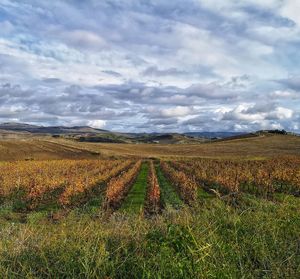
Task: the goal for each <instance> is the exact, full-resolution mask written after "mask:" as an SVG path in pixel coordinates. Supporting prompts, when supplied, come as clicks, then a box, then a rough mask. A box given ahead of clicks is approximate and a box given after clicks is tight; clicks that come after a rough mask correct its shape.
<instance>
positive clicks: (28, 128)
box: [0, 123, 109, 134]
mask: <svg viewBox="0 0 300 279" xmlns="http://www.w3.org/2000/svg"><path fill="white" fill-rule="evenodd" d="M0 130H6V131H15V132H29V133H34V134H81V133H109V132H108V131H106V130H101V129H95V128H91V127H88V126H73V127H65V126H49V127H44V126H36V125H30V124H24V123H3V124H0Z"/></svg>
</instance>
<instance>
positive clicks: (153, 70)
mask: <svg viewBox="0 0 300 279" xmlns="http://www.w3.org/2000/svg"><path fill="white" fill-rule="evenodd" d="M186 74H187V72H186V71H182V70H178V69H176V68H169V69H164V70H160V69H159V68H158V67H156V66H151V67H148V68H147V69H145V70H144V71H143V72H142V75H145V76H154V77H157V76H158V77H159V76H181V75H186Z"/></svg>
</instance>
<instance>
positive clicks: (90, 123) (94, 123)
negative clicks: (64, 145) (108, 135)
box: [87, 120, 106, 129]
mask: <svg viewBox="0 0 300 279" xmlns="http://www.w3.org/2000/svg"><path fill="white" fill-rule="evenodd" d="M87 124H88V126H91V127H93V128H97V129H102V128H104V127H105V125H106V121H105V120H91V121H88V123H87Z"/></svg>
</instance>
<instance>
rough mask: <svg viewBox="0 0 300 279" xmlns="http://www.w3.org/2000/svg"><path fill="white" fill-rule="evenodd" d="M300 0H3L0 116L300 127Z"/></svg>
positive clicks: (227, 127) (124, 128) (124, 126)
mask: <svg viewBox="0 0 300 279" xmlns="http://www.w3.org/2000/svg"><path fill="white" fill-rule="evenodd" d="M299 10H300V0H241V1H238V0H184V1H183V0H172V1H169V0H124V1H122V0H102V1H96V0H85V1H80V0H65V1H62V0H61V1H58V0H51V1H40V0H24V1H13V0H0V122H25V123H30V124H37V125H66V126H75V125H76V126H77V125H89V126H92V127H95V128H101V129H108V130H113V131H121V132H171V131H173V132H197V131H236V132H246V131H255V130H261V129H286V130H288V131H293V132H300V51H299V49H300V12H299Z"/></svg>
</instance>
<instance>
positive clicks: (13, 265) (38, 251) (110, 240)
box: [0, 196, 300, 278]
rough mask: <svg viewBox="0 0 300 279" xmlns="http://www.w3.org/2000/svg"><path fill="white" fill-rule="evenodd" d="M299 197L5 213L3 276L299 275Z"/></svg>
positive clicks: (0, 241)
mask: <svg viewBox="0 0 300 279" xmlns="http://www.w3.org/2000/svg"><path fill="white" fill-rule="evenodd" d="M299 213H300V200H299V199H297V198H294V197H290V196H283V197H280V199H278V201H277V202H271V201H264V200H260V199H256V198H254V197H252V196H244V197H243V198H242V200H241V202H240V206H239V208H237V209H235V208H233V207H230V206H228V205H226V204H225V203H224V202H222V201H220V200H217V199H214V200H213V201H210V200H208V201H206V202H205V203H204V204H202V205H201V206H199V207H197V208H183V209H182V210H179V211H176V210H173V211H166V212H164V214H163V215H159V216H156V217H155V218H151V219H144V218H142V217H139V216H138V215H122V214H119V213H117V214H114V215H112V216H110V217H107V216H105V214H104V213H103V212H102V211H100V209H99V210H98V211H96V210H92V211H88V210H86V209H85V210H81V209H76V210H73V211H72V212H70V213H69V214H68V215H67V216H66V217H64V218H62V219H61V220H59V221H58V223H53V222H51V221H50V220H49V219H48V218H47V216H46V215H45V214H38V213H32V216H29V218H27V223H24V224H23V223H19V222H16V223H12V222H11V221H7V220H6V219H5V218H3V216H4V215H3V214H2V215H1V214H0V274H1V276H0V277H1V278H300V214H299Z"/></svg>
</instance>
